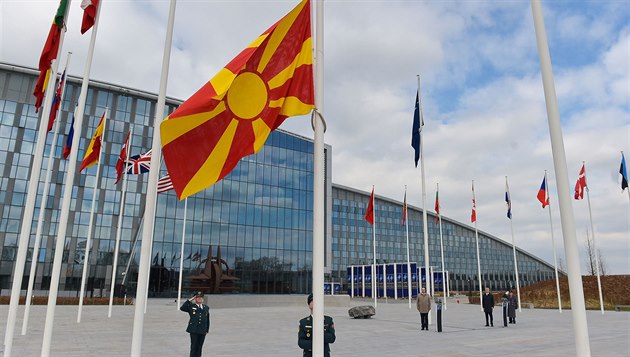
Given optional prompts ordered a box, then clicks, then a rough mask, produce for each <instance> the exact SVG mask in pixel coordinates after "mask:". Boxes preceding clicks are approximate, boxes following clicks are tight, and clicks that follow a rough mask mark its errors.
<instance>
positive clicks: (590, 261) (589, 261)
mask: <svg viewBox="0 0 630 357" xmlns="http://www.w3.org/2000/svg"><path fill="white" fill-rule="evenodd" d="M586 273H587V274H589V275H593V276H595V275H596V274H597V267H596V266H595V247H594V246H593V241H592V240H591V237H590V236H589V234H588V229H587V230H586Z"/></svg>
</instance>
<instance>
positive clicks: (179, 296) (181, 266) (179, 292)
mask: <svg viewBox="0 0 630 357" xmlns="http://www.w3.org/2000/svg"><path fill="white" fill-rule="evenodd" d="M187 211H188V198H185V199H184V224H183V226H184V227H183V228H182V247H181V253H180V257H179V285H178V286H177V309H178V310H179V307H180V306H181V301H180V300H181V299H182V279H183V274H184V243H185V241H186V212H187Z"/></svg>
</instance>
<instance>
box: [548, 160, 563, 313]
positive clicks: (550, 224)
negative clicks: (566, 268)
mask: <svg viewBox="0 0 630 357" xmlns="http://www.w3.org/2000/svg"><path fill="white" fill-rule="evenodd" d="M545 189H546V190H547V192H549V190H550V188H549V183H548V182H547V170H545ZM547 207H548V210H549V226H550V227H551V245H552V246H553V268H554V270H555V271H556V290H557V292H558V312H560V313H562V300H561V299H560V278H559V276H558V263H557V256H558V254H557V253H556V242H555V240H554V237H553V220H552V219H551V202H548V203H547Z"/></svg>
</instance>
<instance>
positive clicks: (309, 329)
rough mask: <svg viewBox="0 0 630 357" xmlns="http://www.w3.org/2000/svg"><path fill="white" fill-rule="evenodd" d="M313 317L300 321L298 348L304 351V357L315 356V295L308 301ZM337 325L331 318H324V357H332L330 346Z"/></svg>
mask: <svg viewBox="0 0 630 357" xmlns="http://www.w3.org/2000/svg"><path fill="white" fill-rule="evenodd" d="M306 302H307V303H308V307H309V309H311V315H310V316H308V317H305V318H303V319H301V320H300V328H299V330H298V346H299V347H300V348H301V349H302V350H303V353H302V356H304V357H311V356H312V355H313V294H310V295H309V296H308V298H307V299H306ZM336 339H337V337H336V336H335V324H334V323H333V319H332V317H330V316H324V357H330V346H329V344H331V343H334V342H335V340H336Z"/></svg>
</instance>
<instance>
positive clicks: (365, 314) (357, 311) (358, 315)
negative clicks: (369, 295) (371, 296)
mask: <svg viewBox="0 0 630 357" xmlns="http://www.w3.org/2000/svg"><path fill="white" fill-rule="evenodd" d="M348 315H350V317H353V318H355V319H369V318H370V317H372V316H374V315H376V310H374V306H368V305H365V306H355V307H353V308H351V309H350V310H348Z"/></svg>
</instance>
